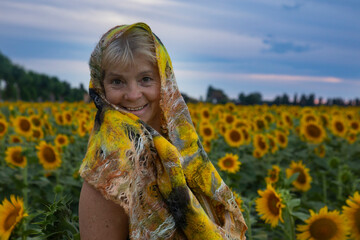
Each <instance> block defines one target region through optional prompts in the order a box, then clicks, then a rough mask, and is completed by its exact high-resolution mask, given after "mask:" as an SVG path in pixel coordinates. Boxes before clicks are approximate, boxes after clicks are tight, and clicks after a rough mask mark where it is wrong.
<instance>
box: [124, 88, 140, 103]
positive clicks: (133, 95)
mask: <svg viewBox="0 0 360 240" xmlns="http://www.w3.org/2000/svg"><path fill="white" fill-rule="evenodd" d="M141 95H142V93H141V89H140V87H139V86H138V85H137V84H130V85H129V87H128V89H127V91H126V93H125V99H126V100H128V101H135V100H138V99H139V98H141Z"/></svg>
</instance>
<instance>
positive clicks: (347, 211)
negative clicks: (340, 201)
mask: <svg viewBox="0 0 360 240" xmlns="http://www.w3.org/2000/svg"><path fill="white" fill-rule="evenodd" d="M346 204H347V205H348V206H343V207H342V208H343V214H344V216H345V219H346V220H347V225H348V228H349V229H351V237H352V239H360V194H359V192H355V194H354V196H353V197H351V196H350V199H347V200H346Z"/></svg>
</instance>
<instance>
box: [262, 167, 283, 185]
mask: <svg viewBox="0 0 360 240" xmlns="http://www.w3.org/2000/svg"><path fill="white" fill-rule="evenodd" d="M279 173H280V167H279V166H277V165H272V168H271V169H269V170H268V177H266V178H265V181H266V183H267V184H273V183H276V182H277V181H278V180H279Z"/></svg>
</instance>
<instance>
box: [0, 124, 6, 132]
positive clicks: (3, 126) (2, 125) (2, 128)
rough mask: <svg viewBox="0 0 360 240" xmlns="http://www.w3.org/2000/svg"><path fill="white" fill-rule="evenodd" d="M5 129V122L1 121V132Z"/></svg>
mask: <svg viewBox="0 0 360 240" xmlns="http://www.w3.org/2000/svg"><path fill="white" fill-rule="evenodd" d="M4 131H5V125H4V124H3V123H0V133H2V132H4Z"/></svg>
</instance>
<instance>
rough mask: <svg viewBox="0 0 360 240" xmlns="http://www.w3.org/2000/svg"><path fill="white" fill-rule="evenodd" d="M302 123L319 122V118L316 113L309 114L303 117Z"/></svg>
mask: <svg viewBox="0 0 360 240" xmlns="http://www.w3.org/2000/svg"><path fill="white" fill-rule="evenodd" d="M300 122H301V123H309V122H319V117H318V116H316V115H315V114H314V113H308V114H305V115H303V116H302V117H301V120H300Z"/></svg>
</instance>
